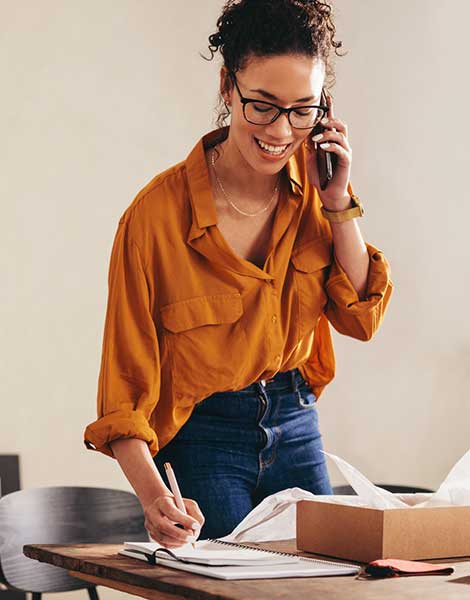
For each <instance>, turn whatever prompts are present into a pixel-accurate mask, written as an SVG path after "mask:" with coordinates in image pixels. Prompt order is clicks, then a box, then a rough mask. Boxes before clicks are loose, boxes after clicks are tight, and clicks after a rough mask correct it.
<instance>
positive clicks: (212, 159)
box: [211, 149, 280, 217]
mask: <svg viewBox="0 0 470 600" xmlns="http://www.w3.org/2000/svg"><path fill="white" fill-rule="evenodd" d="M214 156H215V150H214V149H212V152H211V165H212V169H213V170H214V175H215V179H216V181H217V183H218V185H219V187H220V190H221V192H222V194H223V195H224V197H225V199H226V200H227V202H228V203H229V204H230V206H232V207H233V208H234V209H235V210H236V211H237V212H239V213H240V214H242V215H245V217H257V216H258V215H260V214H261V213H264V212H265V211H266V210H268V208H269V207H270V205H271V204H272V203H273V201H274V199H275V197H276V194H277V191H278V189H279V180H280V176H279V175H278V178H277V183H276V187H275V188H274V192H273V195H272V197H271V199H270V200H269V202H268V203H267V204H266V206H265V207H264V208H262V209H261V210H260V211H258V212H255V213H248V212H245V211H243V210H241V209H240V208H238V207H237V206H235V204H234V203H233V202H232V201H231V200H230V198H229V197H228V196H227V193H226V192H225V189H224V186H223V185H222V182H221V181H220V179H219V176H218V175H217V171H216V170H215V159H214Z"/></svg>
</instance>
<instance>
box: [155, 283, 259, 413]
mask: <svg viewBox="0 0 470 600" xmlns="http://www.w3.org/2000/svg"><path fill="white" fill-rule="evenodd" d="M160 315H161V319H162V324H163V326H164V328H165V330H166V334H165V337H166V340H167V344H168V352H169V356H170V364H171V378H172V387H173V390H174V394H175V399H176V401H177V402H178V404H179V405H182V406H184V405H188V406H189V405H191V404H193V403H194V401H195V399H201V398H202V397H205V396H208V395H210V394H213V393H215V392H217V391H225V390H228V389H232V388H234V387H235V386H236V385H237V379H238V377H239V375H240V368H239V358H240V357H242V356H244V355H245V353H246V351H247V341H246V335H245V331H244V328H243V325H242V322H241V321H242V319H241V317H242V316H243V302H242V298H241V296H240V294H239V293H238V292H236V293H233V294H215V295H211V296H199V297H196V298H189V299H187V300H183V301H180V302H175V303H173V304H167V305H166V306H163V307H162V308H161V309H160Z"/></svg>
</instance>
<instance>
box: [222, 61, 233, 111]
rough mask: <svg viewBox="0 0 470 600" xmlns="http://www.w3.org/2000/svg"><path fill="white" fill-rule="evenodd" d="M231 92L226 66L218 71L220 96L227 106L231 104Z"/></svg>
mask: <svg viewBox="0 0 470 600" xmlns="http://www.w3.org/2000/svg"><path fill="white" fill-rule="evenodd" d="M232 90H233V85H232V81H231V79H230V76H229V74H228V69H227V67H226V66H223V67H221V69H220V94H221V96H222V98H223V99H224V102H225V104H227V105H228V106H230V105H231V104H232Z"/></svg>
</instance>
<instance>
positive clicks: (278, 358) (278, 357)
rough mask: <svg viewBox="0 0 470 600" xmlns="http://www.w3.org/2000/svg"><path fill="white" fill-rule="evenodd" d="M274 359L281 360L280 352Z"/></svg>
mask: <svg viewBox="0 0 470 600" xmlns="http://www.w3.org/2000/svg"><path fill="white" fill-rule="evenodd" d="M274 359H275V360H276V362H279V361H280V360H281V355H280V354H276V356H275V357H274Z"/></svg>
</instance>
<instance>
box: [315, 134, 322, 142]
mask: <svg viewBox="0 0 470 600" xmlns="http://www.w3.org/2000/svg"><path fill="white" fill-rule="evenodd" d="M322 137H323V133H318V134H317V135H314V136H313V137H312V142H319V141H320V140H321V139H322Z"/></svg>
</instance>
